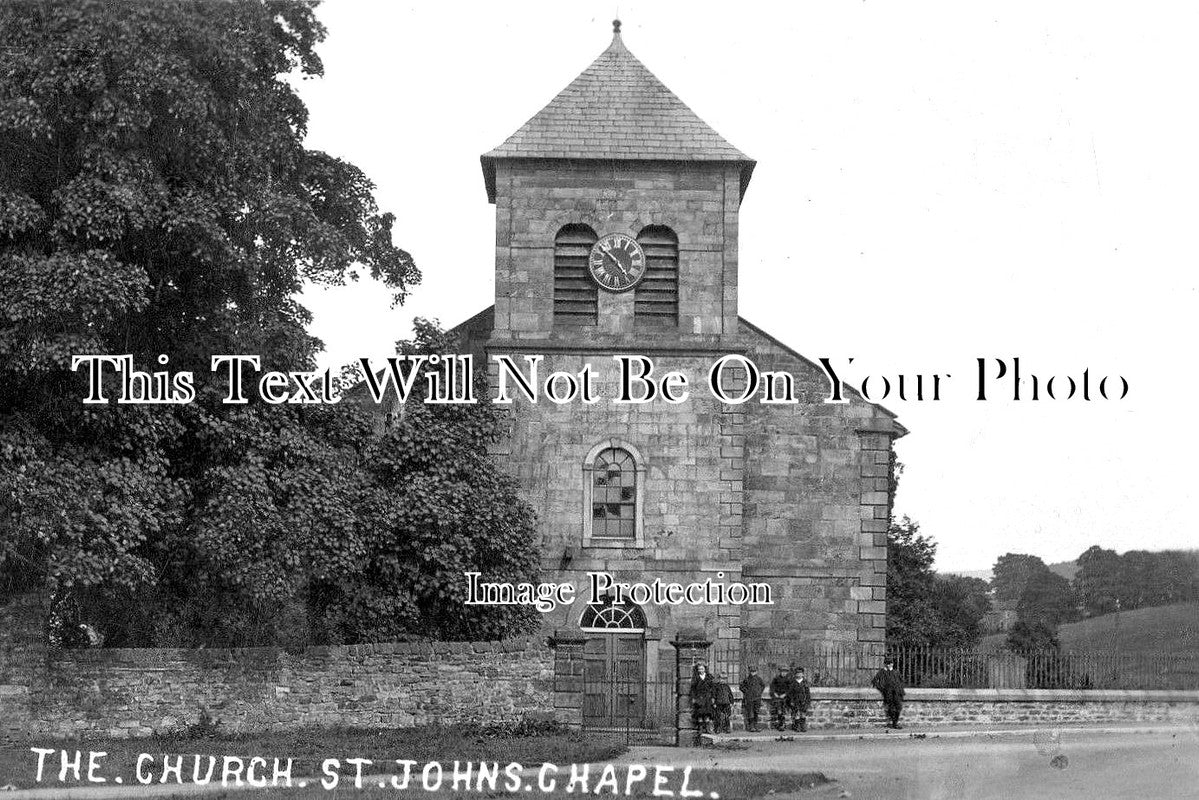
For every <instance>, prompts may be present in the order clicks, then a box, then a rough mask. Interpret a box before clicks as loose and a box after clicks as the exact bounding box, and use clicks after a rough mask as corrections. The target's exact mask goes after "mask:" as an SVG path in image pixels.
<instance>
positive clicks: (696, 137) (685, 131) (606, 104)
mask: <svg viewBox="0 0 1199 800" xmlns="http://www.w3.org/2000/svg"><path fill="white" fill-rule="evenodd" d="M502 158H548V159H553V158H580V159H594V160H602V161H609V160H621V161H623V160H650V161H703V162H713V161H716V162H729V163H737V164H741V165H742V182H741V183H742V185H741V191H742V192H744V191H745V184H746V183H748V180H749V175H750V173H751V172H752V169H753V165H754V162H753V159H751V158H749V157H748V156H746V155H745V154H744V153H742V152H741V151H740V150H738V149H737V148H736V147H734V146H733V145H731V144H729V143H728V142H727V141H725V139H724V138H723V137H722V136H721V135H720V134H718V133H717V132H716V131H714V130H712V129H711V128H710V127H708V125H707V124H706V123H705V122H704V121H703V120H701V119H700V118H699V117H697V116H696V115H695V112H694V111H692V110H691V109H690V108H688V107H687V106H686V104H684V103H683V101H682V100H680V99H679V98H678V97H677V96H675V94H674V93H673V92H671V91H670V90H669V89H667V88H666V86H665V85H663V83H662V82H661V81H660V80H658V79H657V78H656V77H655V76H654V74H653V73H652V72H650V71H649V70H648V69H646V67H645V65H644V64H642V63H641V62H640V61H638V60H637V58H636V57H635V56H634V55H633V54H632V53H631V52H629V50H628V48H627V47H625V45H624V42H623V41H622V40H621V38H620V34H619V33H616V34H615V35H614V36H613V37H612V44H611V45H609V46H608V49H607V50H605V51H604V52H603V53H601V54H600V56H599V58H597V59H596V60H595V61H594V62H592V64H591V66H589V67H588V68H587V69H585V70H583V72H582V73H581V74H580V75H579V76H578V77H577V78H575V79H574V80H573V81H572V82H571V83H570V85H569V86H567V87H566V88H565V89H563V90H562V91H561V92H559V94H558V96H557V97H555V98H554V99H553V100H551V101H550V103H549V105H547V106H546V107H545V108H543V109H541V111H539V112H537V114H536V115H534V116H533V118H532V119H530V120H529V121H528V122H526V123H525V124H524V125H522V126H521V127H520V129H519V130H517V131H516V133H514V134H512V135H511V136H509V137H508V139H507V140H505V141H504V143H503V144H501V145H500V146H499V147H497V148H495V149H494V150H491V151H490V152H488V153H485V154H484V155H483V157H482V162H483V173H484V178H485V180H486V182H487V194H488V197H489V199H491V200H492V201H494V200H495V161H496V159H502Z"/></svg>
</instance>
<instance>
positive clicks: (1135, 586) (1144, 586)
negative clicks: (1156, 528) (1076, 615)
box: [1074, 545, 1199, 615]
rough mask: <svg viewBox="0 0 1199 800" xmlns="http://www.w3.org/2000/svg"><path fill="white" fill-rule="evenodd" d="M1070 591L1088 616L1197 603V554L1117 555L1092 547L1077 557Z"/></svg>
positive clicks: (1198, 584)
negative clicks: (1072, 586)
mask: <svg viewBox="0 0 1199 800" xmlns="http://www.w3.org/2000/svg"><path fill="white" fill-rule="evenodd" d="M1074 588H1075V590H1076V591H1077V592H1078V596H1079V599H1080V600H1081V602H1082V604H1083V607H1084V608H1085V610H1086V612H1087V613H1088V614H1091V615H1096V614H1108V613H1111V612H1113V611H1117V610H1129V609H1134V608H1144V607H1146V606H1162V605H1169V604H1171V603H1185V602H1189V601H1193V600H1199V553H1197V552H1195V551H1183V550H1161V551H1158V552H1147V551H1145V550H1129V551H1128V552H1127V553H1124V554H1123V555H1120V554H1117V553H1116V551H1114V550H1104V549H1103V548H1101V547H1099V546H1098V545H1094V546H1092V547H1089V548H1087V550H1086V552H1084V553H1083V554H1082V555H1080V556H1079V557H1078V573H1077V574H1076V575H1075V576H1074Z"/></svg>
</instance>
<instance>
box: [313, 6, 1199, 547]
mask: <svg viewBox="0 0 1199 800" xmlns="http://www.w3.org/2000/svg"><path fill="white" fill-rule="evenodd" d="M615 11H616V4H615V3H611V2H609V3H579V2H569V3H567V2H561V1H560V0H559V2H537V3H532V2H530V3H486V4H484V3H479V4H468V3H427V4H420V5H418V6H416V7H411V6H410V5H408V4H398V3H387V4H384V3H359V2H348V0H331V1H330V2H327V3H326V4H325V5H324V6H322V7H321V8H320V10H319V12H318V13H319V16H320V18H321V19H322V20H323V21H324V22H325V24H326V25H327V26H328V28H329V38H328V40H327V41H326V42H325V43H324V45H322V47H321V49H320V53H321V55H322V57H323V59H324V62H325V68H326V75H325V77H324V78H322V79H319V80H315V81H307V82H304V83H303V84H302V85H301V87H300V90H301V94H302V96H303V98H304V100H305V101H306V102H307V104H308V108H309V110H310V113H311V121H310V132H309V144H310V146H312V147H315V148H319V149H323V150H327V151H329V152H331V153H333V154H334V155H337V156H340V157H342V158H345V159H347V160H349V161H351V162H352V163H354V164H356V165H358V166H359V167H361V168H362V169H363V170H365V172H366V173H367V175H369V176H370V178H371V179H372V180H373V181H374V182H375V183H376V184H377V186H378V191H377V197H378V199H379V202H380V205H381V207H382V208H384V209H386V210H389V211H392V212H394V213H395V214H396V215H397V217H398V221H397V224H396V228H395V240H396V242H397V244H399V245H400V246H402V247H404V248H406V249H408V250H409V251H410V252H411V253H412V254H413V255H414V257H415V258H416V260H417V262H418V264H419V266H420V268H421V269H422V271H423V272H424V275H425V278H424V281H423V283H422V284H421V285H420V286H419V287H417V288H416V289H415V291H414V292H413V293H412V295H411V298H410V299H409V301H408V302H407V304H406V305H405V306H404V307H402V308H400V309H394V310H393V309H391V308H390V306H389V297H388V293H387V291H386V290H385V289H384V288H383V287H381V286H378V285H375V284H371V283H370V282H369V281H368V282H363V283H360V284H358V285H354V286H349V287H346V288H341V289H335V290H324V291H309V292H307V293H306V294H305V298H304V299H305V302H306V303H307V305H308V306H309V308H311V309H312V310H313V311H314V313H315V315H316V321H315V324H314V332H315V333H316V334H317V335H318V336H320V337H321V338H322V339H324V341H325V342H326V344H327V347H328V350H327V353H326V358H325V362H324V363H325V364H334V363H343V362H347V361H350V360H352V359H354V358H356V357H358V356H379V357H381V356H384V355H386V354H388V353H390V352H391V343H392V342H393V341H394V340H395V339H397V338H401V337H405V336H407V335H408V334H409V333H410V330H411V320H412V318H413V317H414V316H423V317H430V318H436V319H439V320H440V321H441V322H442V323H443V324H445V325H447V326H449V325H454V324H457V323H458V322H461V321H462V320H464V319H466V318H467V317H469V316H471V315H473V314H474V313H476V312H477V311H479V310H481V309H482V308H484V307H486V306H487V305H489V304H490V303H491V302H492V297H493V293H494V280H493V268H494V252H495V251H494V230H495V228H494V226H495V216H494V206H491V205H489V204H488V203H487V199H486V194H485V192H484V188H483V177H482V173H481V171H480V168H479V155H480V154H481V153H483V152H485V151H487V150H489V149H491V148H492V147H494V146H495V145H497V144H499V143H500V142H501V141H503V140H504V139H505V138H506V137H507V136H508V135H509V134H511V133H512V132H514V131H515V130H516V129H517V128H518V127H520V125H521V124H523V123H524V122H525V121H526V120H527V119H528V118H529V117H531V116H532V115H533V114H535V113H536V112H537V111H538V110H540V109H541V108H542V107H543V106H544V105H545V104H546V103H548V102H549V100H550V99H551V98H552V97H553V96H554V95H555V94H557V93H558V92H559V91H560V90H561V89H562V88H563V87H565V86H566V84H567V83H569V82H570V81H571V80H572V79H573V78H574V77H575V76H576V75H577V74H578V73H579V72H581V71H582V70H583V69H584V68H586V67H587V65H588V64H590V63H591V61H593V60H594V59H595V57H596V56H597V55H599V53H600V52H601V51H603V50H604V48H605V47H606V46H607V44H608V42H609V41H610V39H611V24H610V20H611V19H612V17H613V16H614V13H615ZM619 13H620V17H621V19H622V20H623V22H624V28H623V31H624V39H625V42H626V44H627V45H628V47H629V48H630V49H631V50H632V52H633V53H634V54H635V55H636V56H637V57H638V58H639V59H640V60H641V61H642V62H643V63H644V64H645V65H646V66H647V67H648V68H649V69H650V70H651V71H652V72H654V74H656V75H657V76H658V77H659V78H660V79H661V80H662V81H663V82H664V83H665V84H666V85H667V86H668V87H670V88H671V89H672V90H673V91H674V92H675V93H676V94H677V95H678V96H679V97H680V98H681V99H682V100H683V101H684V102H685V103H687V104H688V105H689V106H690V107H691V108H692V109H693V110H694V111H695V112H696V113H697V114H699V116H700V117H701V118H702V119H704V120H705V121H706V122H707V123H708V124H709V125H711V126H712V127H713V128H714V129H715V130H716V131H718V132H719V133H720V134H721V135H723V136H724V137H725V138H726V139H728V140H729V141H730V142H732V143H733V144H734V145H735V146H737V147H738V148H740V149H741V150H742V151H743V152H745V153H747V154H748V155H750V156H751V157H752V158H754V159H756V160H757V161H758V166H757V169H756V171H755V173H754V176H753V181H752V183H751V184H750V186H749V190H748V193H747V194H746V196H745V201H744V204H743V206H742V210H741V241H740V254H741V289H740V304H741V309H740V310H741V314H742V315H743V316H744V317H746V318H747V319H749V320H751V321H752V322H754V323H755V324H757V325H758V326H759V327H762V328H764V329H765V330H766V331H768V332H770V333H771V334H773V335H775V336H777V337H778V338H780V339H782V340H783V341H785V342H786V343H788V344H789V345H791V346H792V347H794V348H795V349H797V350H799V351H800V352H801V353H803V354H805V355H807V356H809V357H810V358H819V357H822V356H828V357H830V358H833V359H844V358H847V357H854V358H855V359H856V360H855V363H854V367H855V369H854V370H853V371H852V372H851V373H846V374H843V376H842V377H846V378H849V377H853V376H857V378H858V380H860V379H861V377H864V376H865V375H871V374H873V375H888V376H892V377H894V376H896V375H898V374H901V373H903V374H908V375H915V374H917V373H925V374H932V373H941V374H945V373H949V374H951V375H952V376H953V377H952V378H950V379H949V380H948V381H947V383H946V385H945V392H944V396H943V399H942V400H941V401H940V402H927V401H926V402H923V403H921V402H903V401H898V400H889V401H887V402H886V403H885V405H887V406H888V407H889V408H890V409H891V410H893V411H895V412H896V413H897V414H898V415H899V418H900V420H901V422H903V424H904V425H906V426H907V427H908V428H909V429H910V430H911V434H910V435H909V436H907V437H905V438H904V439H902V440H900V442H899V444H898V452H899V457H900V459H901V461H903V462H904V464H905V465H906V469H905V471H904V474H903V478H902V481H901V484H900V490H899V496H898V501H897V508H896V511H897V514H900V515H902V514H908V515H910V516H911V517H912V518H913V519H915V520H917V521H919V522H920V523H921V526H922V530H923V532H925V533H927V534H930V535H932V536H933V537H934V538H935V539H936V540H937V542H938V543H939V548H940V549H939V553H938V560H937V566H938V568H939V569H943V570H969V569H985V568H987V567H989V566H990V565H991V564H992V563H993V562H994V561H995V558H996V557H997V556H999V555H1000V554H1002V553H1005V552H1009V551H1012V552H1028V553H1034V554H1036V555H1039V556H1041V557H1042V558H1044V559H1045V560H1046V561H1047V562H1052V561H1058V560H1064V559H1071V558H1074V557H1076V556H1077V555H1078V554H1079V553H1080V552H1082V550H1084V549H1085V548H1087V547H1088V546H1090V545H1091V544H1095V543H1098V544H1101V545H1103V546H1104V547H1109V548H1114V549H1116V550H1119V551H1124V550H1128V549H1133V548H1146V549H1159V548H1166V547H1196V546H1199V537H1197V536H1196V523H1195V519H1196V499H1197V498H1196V491H1195V480H1196V477H1199V476H1197V473H1199V469H1197V468H1196V461H1197V459H1199V415H1196V413H1195V411H1194V406H1193V400H1194V398H1195V397H1196V388H1197V386H1196V384H1197V383H1199V381H1197V379H1196V376H1195V367H1194V363H1193V362H1194V359H1193V358H1192V354H1191V350H1190V345H1191V344H1192V343H1193V342H1194V341H1195V339H1196V336H1195V333H1196V322H1195V317H1196V313H1195V312H1196V310H1197V307H1199V295H1197V292H1196V285H1197V283H1199V279H1197V278H1196V267H1197V265H1199V259H1197V254H1199V253H1197V251H1199V245H1197V243H1196V229H1197V227H1199V226H1197V224H1196V222H1197V220H1199V156H1197V155H1196V149H1197V148H1199V114H1197V113H1196V107H1197V106H1196V94H1195V92H1196V90H1195V84H1194V82H1195V77H1196V76H1197V75H1199V47H1196V45H1195V42H1196V41H1199V5H1197V4H1185V3H1156V4H1136V5H1135V6H1133V5H1129V4H1115V3H1110V4H1108V3H1086V4H1082V3H1061V4H1046V3H1043V2H1017V3H1013V2H1003V3H989V4H987V3H961V2H945V3H903V4H898V3H889V2H876V0H867V2H824V3H793V4H784V3H748V2H741V3H736V4H729V3H706V2H695V1H694V0H692V1H691V2H686V3H683V2H662V0H653V2H630V0H622V1H621V2H620V4H619ZM980 356H982V357H987V358H989V359H994V358H1004V359H1007V360H1008V362H1009V365H1010V363H1011V359H1012V358H1014V357H1017V356H1018V357H1019V358H1020V366H1021V371H1022V372H1023V373H1024V374H1025V375H1026V376H1030V375H1032V374H1036V375H1039V376H1041V377H1042V379H1043V380H1044V379H1047V378H1048V377H1051V376H1053V375H1061V376H1075V377H1081V373H1082V370H1083V369H1084V368H1089V369H1090V372H1091V375H1092V376H1094V377H1096V378H1098V377H1102V376H1103V375H1113V376H1118V375H1122V376H1124V377H1125V378H1127V380H1128V382H1129V384H1130V386H1131V391H1130V393H1129V396H1128V397H1127V399H1125V400H1123V401H1109V402H1103V401H1099V402H1090V403H1087V402H1082V401H1078V400H1075V401H1065V400H1059V401H1057V402H1053V401H1041V402H1030V401H1022V402H1019V403H1016V402H1012V401H1011V399H1010V384H1009V390H1008V395H1007V396H1008V399H1007V400H1004V399H1003V397H1002V396H1001V394H1000V393H999V391H998V389H997V393H996V395H995V396H994V398H993V399H991V400H989V402H986V403H979V402H976V401H975V400H974V399H973V398H974V371H975V364H974V359H975V358H976V357H980ZM1063 379H1064V378H1062V379H1059V382H1060V381H1061V380H1063ZM997 386H998V385H997ZM1027 388H1028V387H1027V386H1026V387H1025V391H1027Z"/></svg>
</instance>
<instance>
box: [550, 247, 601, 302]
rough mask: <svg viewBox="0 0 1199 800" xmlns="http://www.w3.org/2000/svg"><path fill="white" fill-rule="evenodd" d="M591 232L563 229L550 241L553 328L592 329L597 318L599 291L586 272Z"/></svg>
mask: <svg viewBox="0 0 1199 800" xmlns="http://www.w3.org/2000/svg"><path fill="white" fill-rule="evenodd" d="M598 238H599V237H597V236H596V235H595V231H593V230H591V228H589V227H587V226H586V225H567V226H566V227H564V228H562V230H560V231H558V235H557V236H556V237H554V324H555V325H595V324H596V322H597V321H598V318H599V289H598V288H597V287H596V285H595V282H594V281H593V280H591V276H590V275H589V274H588V272H587V258H588V256H589V255H590V254H591V246H592V245H594V244H595V241H596V239H598Z"/></svg>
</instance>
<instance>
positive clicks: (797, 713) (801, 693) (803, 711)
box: [787, 667, 812, 733]
mask: <svg viewBox="0 0 1199 800" xmlns="http://www.w3.org/2000/svg"><path fill="white" fill-rule="evenodd" d="M811 706H812V690H811V688H810V687H809V686H808V679H807V676H806V675H804V670H803V667H798V668H797V669H796V670H795V674H794V677H793V678H792V679H791V683H790V685H789V686H788V687H787V708H788V709H790V711H791V730H793V731H800V732H801V733H802V732H803V731H806V730H807V729H808V709H809V708H811Z"/></svg>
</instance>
